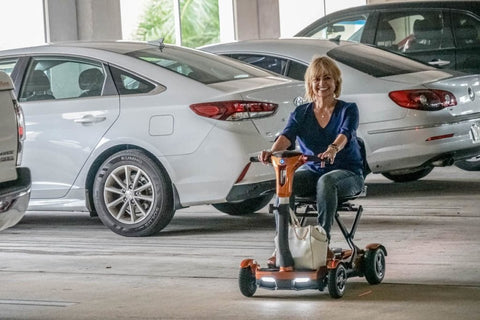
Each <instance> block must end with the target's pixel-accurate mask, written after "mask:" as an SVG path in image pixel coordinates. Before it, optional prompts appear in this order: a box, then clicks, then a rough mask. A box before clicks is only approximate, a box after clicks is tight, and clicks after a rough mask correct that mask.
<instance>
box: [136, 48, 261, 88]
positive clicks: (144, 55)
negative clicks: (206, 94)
mask: <svg viewBox="0 0 480 320" xmlns="http://www.w3.org/2000/svg"><path fill="white" fill-rule="evenodd" d="M127 55H129V56H133V57H135V58H138V59H141V60H144V61H147V62H149V63H152V64H155V65H157V66H159V67H162V68H165V69H168V70H170V71H173V72H175V73H178V74H181V75H182V76H186V77H188V78H190V79H192V80H196V81H199V82H202V83H204V84H210V83H217V82H223V81H230V80H235V79H244V78H255V77H265V76H269V75H270V74H268V73H266V72H263V71H261V70H259V69H257V68H253V67H251V66H248V65H247V64H243V63H239V62H235V61H234V60H232V61H230V60H225V58H222V57H219V56H216V55H213V54H209V53H204V52H199V51H197V50H189V49H186V48H176V47H174V46H168V47H166V48H163V49H162V50H160V49H158V48H151V49H145V50H137V51H133V52H129V53H127Z"/></svg>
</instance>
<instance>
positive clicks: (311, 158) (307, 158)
mask: <svg viewBox="0 0 480 320" xmlns="http://www.w3.org/2000/svg"><path fill="white" fill-rule="evenodd" d="M303 156H304V158H305V162H309V161H310V162H326V163H329V161H325V160H323V159H320V158H319V157H317V156H312V155H303ZM250 162H260V160H259V159H258V157H250Z"/></svg>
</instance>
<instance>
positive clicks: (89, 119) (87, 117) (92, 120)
mask: <svg viewBox="0 0 480 320" xmlns="http://www.w3.org/2000/svg"><path fill="white" fill-rule="evenodd" d="M106 119H107V117H104V116H94V115H91V114H87V115H85V116H83V117H81V118H80V119H75V120H73V121H74V122H75V123H82V124H90V123H97V122H102V121H105V120H106Z"/></svg>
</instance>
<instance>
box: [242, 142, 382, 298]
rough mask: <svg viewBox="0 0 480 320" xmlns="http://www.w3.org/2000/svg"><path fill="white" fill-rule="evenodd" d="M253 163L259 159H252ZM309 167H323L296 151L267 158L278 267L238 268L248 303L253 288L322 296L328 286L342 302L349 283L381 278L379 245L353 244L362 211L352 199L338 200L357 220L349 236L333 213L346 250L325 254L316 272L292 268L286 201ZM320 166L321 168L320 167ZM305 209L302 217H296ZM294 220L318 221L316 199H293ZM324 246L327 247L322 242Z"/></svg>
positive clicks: (252, 263) (250, 263) (252, 264)
mask: <svg viewBox="0 0 480 320" xmlns="http://www.w3.org/2000/svg"><path fill="white" fill-rule="evenodd" d="M250 160H251V161H252V162H254V161H255V162H258V159H256V158H253V157H252V158H251V159H250ZM307 161H321V160H320V159H319V158H318V157H315V156H305V155H303V154H302V153H301V152H298V151H279V152H274V153H273V154H272V156H271V162H272V165H273V167H274V169H275V174H276V201H275V204H273V205H270V211H271V212H273V213H274V214H275V215H276V219H275V220H276V231H277V237H278V247H277V250H276V258H275V259H276V263H275V264H271V263H270V264H268V265H267V267H265V268H262V267H260V264H259V263H257V261H256V260H254V259H244V260H243V261H242V262H241V264H240V272H239V287H240V291H241V292H242V294H243V295H244V296H246V297H251V296H253V295H254V294H255V292H256V290H257V288H265V289H270V290H304V289H316V290H320V291H323V290H324V289H325V287H327V286H328V291H329V294H330V296H331V297H332V298H341V297H342V296H343V294H344V292H345V286H346V281H347V278H350V277H354V276H358V277H363V276H365V278H366V280H367V281H368V283H370V284H379V283H380V282H382V280H383V278H384V275H385V256H386V255H387V251H386V249H385V247H384V246H383V245H381V244H379V243H373V244H369V245H367V246H366V248H365V249H360V248H358V247H357V246H356V245H355V244H354V242H353V238H354V235H355V231H356V228H357V225H358V222H359V220H360V216H361V214H362V210H363V209H362V206H359V207H356V206H355V205H353V204H351V203H349V202H348V201H349V200H353V199H354V198H356V197H352V198H349V199H339V202H338V203H339V205H338V209H339V210H338V211H343V210H345V211H354V212H355V217H354V221H353V223H352V226H351V228H350V230H348V229H347V228H346V226H345V225H344V224H343V222H342V220H341V219H340V215H339V213H338V212H337V213H336V214H335V221H336V223H337V224H338V226H339V228H340V230H341V232H342V234H343V236H344V237H345V240H346V242H347V243H348V246H349V247H350V249H341V248H340V249H333V250H330V249H328V254H326V257H325V259H326V261H325V263H323V266H321V267H319V268H318V269H316V270H309V269H299V268H295V264H294V260H293V258H292V255H291V252H290V248H289V244H288V224H289V222H290V210H291V208H290V204H289V198H290V196H291V194H292V185H293V177H294V173H295V170H296V169H297V168H299V167H300V166H301V165H302V164H304V163H305V162H307ZM322 165H323V164H322ZM302 209H303V212H299V211H300V210H302ZM294 214H295V215H296V216H298V217H300V218H301V221H302V222H301V223H302V224H303V223H304V220H305V218H306V217H308V216H316V200H315V198H314V197H313V198H300V199H297V197H296V199H295V209H294ZM326 245H327V246H328V242H326Z"/></svg>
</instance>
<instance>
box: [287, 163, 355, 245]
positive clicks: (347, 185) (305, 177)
mask: <svg viewBox="0 0 480 320" xmlns="http://www.w3.org/2000/svg"><path fill="white" fill-rule="evenodd" d="M363 185H364V178H363V176H362V175H360V174H356V173H354V172H352V171H349V170H333V171H330V172H328V173H325V174H323V175H321V174H318V173H316V172H313V171H311V170H306V169H302V168H300V169H299V170H297V172H295V177H294V179H293V194H294V195H298V196H302V197H308V196H313V195H315V194H316V196H317V211H318V224H319V225H321V226H322V227H323V229H325V232H326V233H327V236H328V239H330V230H331V228H332V224H333V218H334V217H335V214H336V212H337V206H338V200H339V199H342V198H346V197H351V196H354V195H356V194H358V193H360V192H361V191H362V189H363ZM292 200H293V199H292Z"/></svg>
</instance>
